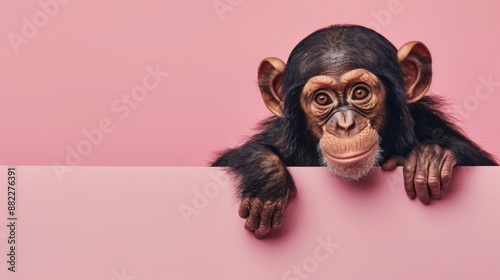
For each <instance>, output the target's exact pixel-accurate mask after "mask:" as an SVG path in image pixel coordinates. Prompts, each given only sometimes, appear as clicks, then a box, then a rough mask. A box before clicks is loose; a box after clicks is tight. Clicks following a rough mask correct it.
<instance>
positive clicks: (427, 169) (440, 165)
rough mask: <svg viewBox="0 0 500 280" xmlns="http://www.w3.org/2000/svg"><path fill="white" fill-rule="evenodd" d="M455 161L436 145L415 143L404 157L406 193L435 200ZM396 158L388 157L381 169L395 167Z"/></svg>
mask: <svg viewBox="0 0 500 280" xmlns="http://www.w3.org/2000/svg"><path fill="white" fill-rule="evenodd" d="M456 164H457V160H456V158H455V155H454V154H453V152H452V151H451V150H450V149H447V148H443V147H441V146H440V145H438V144H422V145H418V146H416V147H415V148H414V149H413V151H411V153H410V154H409V155H408V156H407V157H406V159H405V160H404V167H403V177H404V184H405V190H406V194H407V195H408V197H409V198H411V199H413V198H415V196H417V197H418V199H419V200H420V201H421V202H422V203H424V204H428V203H429V202H430V199H431V198H432V199H438V198H439V196H440V194H441V190H443V189H446V188H447V187H448V185H449V183H450V181H451V178H452V176H453V167H454V166H455V165H456ZM396 165H397V159H394V158H392V159H389V160H388V161H387V162H386V163H385V164H384V165H383V166H382V169H384V170H392V169H394V168H396Z"/></svg>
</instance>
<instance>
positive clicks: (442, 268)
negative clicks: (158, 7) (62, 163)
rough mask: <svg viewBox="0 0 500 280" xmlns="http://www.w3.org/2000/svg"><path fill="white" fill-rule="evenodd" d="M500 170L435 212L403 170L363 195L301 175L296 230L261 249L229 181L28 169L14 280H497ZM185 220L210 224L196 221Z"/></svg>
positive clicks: (322, 173)
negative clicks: (411, 194) (184, 210)
mask: <svg viewBox="0 0 500 280" xmlns="http://www.w3.org/2000/svg"><path fill="white" fill-rule="evenodd" d="M499 169H500V168H499V167H479V168H465V167H459V168H457V169H456V174H455V177H454V181H453V182H452V186H453V187H452V188H451V189H450V191H451V192H447V195H446V197H445V198H443V199H442V200H440V201H436V202H433V203H432V204H430V205H429V206H424V205H422V204H421V203H420V202H418V201H416V200H409V199H408V198H407V197H406V194H405V193H404V189H403V188H402V187H401V186H402V182H401V179H402V177H401V176H402V170H401V168H399V169H398V170H396V171H394V172H382V171H381V170H380V169H377V170H375V172H374V173H373V174H372V176H371V177H370V180H367V181H365V182H362V183H360V184H358V185H356V184H346V183H342V182H341V181H339V180H338V179H336V178H334V177H332V176H330V174H329V173H328V171H327V170H326V169H325V168H320V167H317V168H291V172H292V175H293V176H294V178H295V181H296V183H297V187H298V190H299V192H298V194H297V196H296V197H295V199H293V200H292V201H291V202H290V204H289V206H288V208H287V212H286V214H285V220H284V224H283V228H281V229H280V231H278V232H274V233H273V234H271V235H270V236H269V237H268V238H267V239H263V240H257V239H255V238H254V237H253V235H252V234H250V233H248V232H246V231H245V230H244V229H243V224H244V220H242V219H240V218H239V217H238V215H237V203H236V200H235V199H234V196H233V186H232V183H231V182H230V181H229V180H228V179H227V177H226V175H225V173H223V172H221V169H217V168H209V167H198V168H194V167H191V168H182V167H78V168H76V169H75V172H74V173H72V175H70V176H67V178H66V179H65V180H64V182H63V183H59V182H58V181H57V180H56V179H55V177H54V176H53V171H52V168H51V167H34V166H33V167H28V166H21V167H18V168H17V179H18V185H17V210H16V211H17V212H16V214H17V216H18V227H17V241H18V243H17V247H18V249H17V272H16V273H10V272H8V271H7V263H6V262H5V260H6V256H5V255H6V249H7V242H6V240H7V239H6V238H7V236H8V235H7V234H8V233H7V228H6V227H5V223H6V214H7V213H6V212H7V211H6V208H7V207H6V201H7V199H6V195H7V192H6V188H2V191H0V210H1V211H0V279H4V280H7V279H9V280H27V279H72V280H87V279H95V280H101V279H102V280H133V279H135V280H147V279H186V280H188V279H189V280H191V279H238V280H245V279H263V280H264V279H276V280H278V279H289V280H297V279H301V278H298V276H296V275H293V274H288V275H287V274H286V272H287V271H288V270H291V269H292V267H293V266H299V267H301V270H302V271H303V272H304V271H309V272H308V273H307V276H308V277H309V278H307V279H311V280H314V279H350V280H358V279H359V280H366V279H391V280H392V279H405V280H422V279H429V280H465V279H474V280H475V279H481V280H483V279H484V280H488V279H492V280H493V279H495V280H496V279H499V276H500V266H499V265H498V260H499V259H500V239H499V236H500V220H499V219H498V213H499V211H498V210H499V209H500V208H499V204H498V201H499V200H500V188H498V181H499V180H500V175H499V174H500V173H499ZM6 173H7V172H6V167H5V166H0V182H1V184H2V185H5V183H6V182H7V179H6ZM311 178H314V180H313V181H312V180H311ZM201 197H204V199H203V198H201ZM180 207H193V208H196V209H197V211H198V212H197V213H196V214H193V215H191V216H189V217H187V218H186V219H184V218H183V215H182V214H181V211H180ZM186 221H187V222H186ZM318 239H320V240H323V242H327V241H329V242H330V243H333V244H332V245H331V247H329V248H330V252H328V251H327V250H325V249H322V247H321V242H320V241H318ZM318 247H319V248H320V249H317V248H318ZM316 251H318V253H319V254H315V252H316ZM318 257H319V258H318ZM315 264H316V265H315ZM122 269H123V270H122ZM117 275H118V276H117ZM125 276H128V277H132V276H133V277H134V278H125ZM302 279H306V278H302Z"/></svg>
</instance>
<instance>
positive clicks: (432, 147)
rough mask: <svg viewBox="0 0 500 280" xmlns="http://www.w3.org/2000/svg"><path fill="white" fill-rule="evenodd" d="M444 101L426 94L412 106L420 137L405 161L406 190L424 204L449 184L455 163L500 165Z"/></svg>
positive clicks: (409, 195)
mask: <svg viewBox="0 0 500 280" xmlns="http://www.w3.org/2000/svg"><path fill="white" fill-rule="evenodd" d="M443 103H444V102H443V101H442V100H440V99H438V98H437V97H424V98H422V99H421V100H420V101H418V102H415V103H414V104H411V106H410V111H411V114H412V118H413V120H414V122H415V133H416V135H417V137H418V139H417V140H418V141H417V145H416V146H415V147H414V148H413V149H412V151H411V152H410V153H409V154H408V155H407V156H406V158H405V161H404V168H403V173H404V181H405V190H406V193H407V195H408V197H410V198H414V197H415V196H417V197H418V198H419V200H420V201H421V202H423V203H425V204H427V203H429V202H430V199H431V198H433V199H437V198H439V196H440V193H441V191H442V190H443V189H446V188H447V187H448V185H449V183H450V181H451V178H452V176H453V168H454V166H455V165H465V166H481V165H490V166H491V165H498V163H497V162H496V160H495V158H494V157H493V156H492V155H491V154H489V153H488V152H486V151H484V150H483V149H481V148H480V147H479V146H478V145H477V144H476V143H474V142H473V141H471V140H470V139H469V138H467V137H466V136H465V135H464V133H463V132H462V131H461V130H460V129H459V128H458V127H457V126H455V125H454V124H453V123H452V122H451V121H450V118H449V116H447V115H445V114H444V113H443V112H442V111H441V110H440V108H439V105H440V104H443ZM393 163H394V162H392V163H389V164H388V165H391V164H393ZM392 167H395V165H393V166H392ZM384 169H386V170H387V169H392V168H391V167H389V168H387V165H386V166H385V168H384Z"/></svg>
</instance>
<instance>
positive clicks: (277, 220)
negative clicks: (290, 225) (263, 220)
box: [272, 208, 285, 228]
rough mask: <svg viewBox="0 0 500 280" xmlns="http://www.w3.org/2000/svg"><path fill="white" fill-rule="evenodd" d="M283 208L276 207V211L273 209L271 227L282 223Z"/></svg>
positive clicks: (277, 226)
mask: <svg viewBox="0 0 500 280" xmlns="http://www.w3.org/2000/svg"><path fill="white" fill-rule="evenodd" d="M284 210H285V209H284V208H278V209H276V211H274V215H273V222H272V225H273V228H280V227H281V224H282V223H283V212H284Z"/></svg>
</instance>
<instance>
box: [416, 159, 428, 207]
mask: <svg viewBox="0 0 500 280" xmlns="http://www.w3.org/2000/svg"><path fill="white" fill-rule="evenodd" d="M430 162H431V160H430V159H429V158H428V155H427V152H423V153H420V156H419V158H418V159H417V164H416V168H415V177H414V178H413V184H414V185H415V191H416V193H417V197H418V199H419V200H420V202H422V203H423V204H428V203H429V201H430V199H431V198H430V196H429V187H428V185H427V178H428V174H429V164H430Z"/></svg>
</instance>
